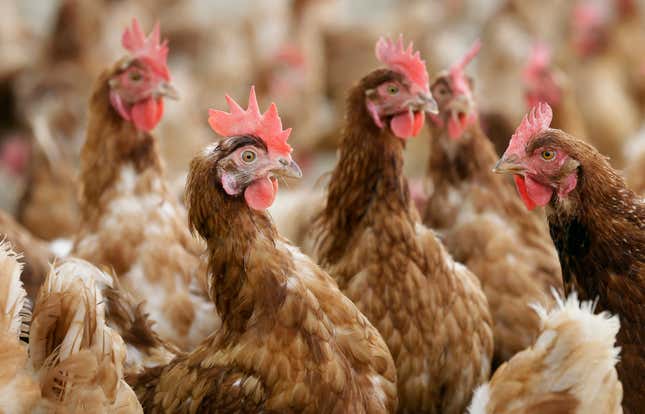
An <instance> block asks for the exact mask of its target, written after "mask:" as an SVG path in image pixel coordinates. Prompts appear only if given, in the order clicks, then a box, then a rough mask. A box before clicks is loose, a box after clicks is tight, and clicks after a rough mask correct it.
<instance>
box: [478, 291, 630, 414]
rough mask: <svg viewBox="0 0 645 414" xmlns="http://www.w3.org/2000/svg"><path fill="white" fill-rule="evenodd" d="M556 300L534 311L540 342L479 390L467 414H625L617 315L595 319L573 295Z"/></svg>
mask: <svg viewBox="0 0 645 414" xmlns="http://www.w3.org/2000/svg"><path fill="white" fill-rule="evenodd" d="M556 298H557V306H556V307H555V308H553V309H551V310H550V311H547V310H546V309H545V308H543V307H541V306H536V307H535V310H536V312H537V314H538V315H539V317H540V325H541V327H540V336H539V338H538V339H537V340H536V341H535V344H534V345H533V346H531V347H530V348H528V349H526V350H524V351H522V352H520V353H519V354H517V355H515V356H514V357H513V359H511V360H510V361H509V362H507V363H505V364H504V365H502V366H501V367H500V368H499V369H498V370H497V371H496V372H495V374H494V375H493V378H492V379H491V381H490V382H489V383H488V384H486V385H483V386H482V387H480V388H479V389H477V391H476V392H475V396H474V397H473V402H472V404H471V406H470V409H469V413H470V414H493V413H495V414H510V413H513V414H529V413H562V414H565V413H567V414H569V413H570V414H586V413H604V414H619V413H622V412H623V411H622V408H621V406H620V402H621V400H622V396H623V389H622V386H621V383H620V382H619V381H618V375H617V374H616V362H617V361H618V353H619V351H620V350H619V348H617V347H615V342H616V334H617V333H618V329H619V328H620V322H619V321H618V317H616V316H610V315H609V313H608V312H602V313H600V314H599V315H594V312H593V303H592V302H590V301H589V302H579V301H578V298H577V296H576V294H575V293H573V294H571V295H570V296H569V297H568V299H566V300H563V299H561V298H560V297H558V296H556Z"/></svg>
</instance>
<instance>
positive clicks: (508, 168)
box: [493, 156, 526, 175]
mask: <svg viewBox="0 0 645 414" xmlns="http://www.w3.org/2000/svg"><path fill="white" fill-rule="evenodd" d="M493 172H494V173H497V174H518V175H522V174H524V173H525V172H526V168H524V166H522V165H521V164H520V163H519V162H518V161H517V160H516V159H515V157H510V158H508V159H507V158H506V156H503V157H502V158H500V159H499V161H497V164H495V167H493Z"/></svg>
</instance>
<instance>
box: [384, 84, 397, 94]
mask: <svg viewBox="0 0 645 414" xmlns="http://www.w3.org/2000/svg"><path fill="white" fill-rule="evenodd" d="M387 93H389V94H390V95H396V94H397V93H399V88H397V87H396V86H395V85H390V86H388V87H387Z"/></svg>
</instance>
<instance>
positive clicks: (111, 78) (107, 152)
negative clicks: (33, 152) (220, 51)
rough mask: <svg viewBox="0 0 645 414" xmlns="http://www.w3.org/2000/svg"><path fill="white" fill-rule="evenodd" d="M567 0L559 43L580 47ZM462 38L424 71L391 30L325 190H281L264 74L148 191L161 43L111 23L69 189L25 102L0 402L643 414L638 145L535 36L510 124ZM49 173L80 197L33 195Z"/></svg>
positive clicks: (277, 140) (289, 167)
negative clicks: (461, 46) (590, 108)
mask: <svg viewBox="0 0 645 414" xmlns="http://www.w3.org/2000/svg"><path fill="white" fill-rule="evenodd" d="M296 3H298V2H296ZM511 3H512V2H511ZM303 4H304V2H303ZM509 4H510V3H509ZM302 7H304V6H302ZM590 10H593V9H590V8H584V7H583V8H580V9H579V10H577V13H578V16H577V17H578V20H576V21H577V22H578V23H579V24H580V25H581V26H582V28H581V29H580V30H579V31H577V32H575V33H576V34H577V36H578V37H576V38H575V41H576V43H575V44H577V45H579V46H580V48H581V50H584V51H587V52H588V53H593V51H592V50H593V49H594V48H599V47H601V45H602V43H603V42H606V41H607V39H605V38H603V37H602V36H600V34H599V32H598V31H597V30H596V29H597V27H596V26H594V25H598V24H600V21H601V20H599V19H600V17H599V15H598V14H597V13H595V12H593V11H590ZM502 15H503V13H502V14H500V16H502ZM592 29H593V30H592ZM486 42H487V41H486V37H484V38H483V41H482V42H480V41H476V42H475V43H474V44H473V45H472V47H471V48H470V49H469V50H468V51H467V52H466V53H465V54H464V55H463V56H462V57H460V58H459V59H457V60H456V61H455V63H453V64H452V65H450V66H449V67H447V68H446V69H445V70H440V71H437V73H436V74H434V75H433V77H432V78H431V77H430V76H429V75H428V68H427V66H426V62H425V61H424V60H423V59H422V57H421V54H420V53H419V52H418V51H417V50H415V49H414V47H413V45H412V43H411V42H410V43H406V42H405V41H404V38H403V36H399V37H398V38H397V37H394V38H391V37H385V36H384V37H380V38H379V39H378V41H376V44H375V47H374V51H375V55H376V60H377V61H378V62H379V66H380V67H379V68H377V69H374V70H371V71H367V72H365V73H363V74H361V75H360V77H359V80H358V82H357V83H355V84H354V85H353V86H352V87H351V88H349V90H347V91H346V93H345V95H346V101H345V106H344V108H345V113H344V117H343V118H342V119H343V121H342V122H343V126H342V129H341V130H340V131H341V132H339V133H338V137H337V138H338V152H337V160H336V161H335V166H334V168H333V171H332V172H331V173H330V174H328V175H326V176H325V177H324V180H325V183H326V185H325V186H324V187H325V188H321V186H320V185H317V186H301V187H296V188H295V189H291V190H288V192H289V195H288V196H287V197H284V198H282V199H281V195H280V194H278V193H279V188H280V186H286V185H287V184H288V185H295V184H293V183H294V180H295V179H299V178H302V177H303V169H304V170H305V172H306V171H307V169H305V168H303V169H301V167H300V166H299V164H298V162H297V161H300V159H302V160H303V161H304V163H307V162H309V161H308V158H307V157H303V158H298V147H297V146H296V145H294V146H295V151H293V149H292V147H291V145H290V144H289V143H288V140H289V138H290V135H291V128H289V127H290V125H289V124H288V123H287V122H285V126H286V127H287V128H286V129H284V126H283V122H282V120H281V117H280V115H279V110H280V107H281V105H276V104H274V103H272V104H270V105H268V106H267V108H266V109H265V110H261V109H260V108H261V106H263V105H260V104H259V103H258V99H260V100H261V101H262V99H264V97H262V96H260V93H261V91H262V90H266V86H265V87H263V86H262V85H258V88H257V93H256V88H255V87H251V88H250V91H247V93H248V100H247V101H246V102H239V103H238V102H237V101H236V100H235V99H233V98H231V97H230V96H228V95H226V96H225V97H217V96H214V97H213V100H214V103H223V102H220V101H224V99H225V102H226V104H227V106H228V109H227V110H219V109H210V110H209V111H208V119H207V120H208V125H209V126H210V128H211V129H212V143H210V144H208V145H205V146H203V147H202V148H201V149H199V150H198V151H197V153H196V154H193V158H192V161H191V162H190V165H189V166H188V165H185V166H184V168H185V169H187V171H188V173H187V175H186V176H185V177H183V179H182V180H180V182H181V183H185V186H177V185H176V184H175V183H174V182H170V181H169V180H168V178H167V175H166V171H165V170H166V166H165V162H164V161H163V156H162V149H161V148H160V143H159V141H158V139H157V137H156V135H157V134H154V133H153V131H154V130H155V129H156V127H157V125H158V124H160V122H162V119H163V118H164V105H165V100H166V99H176V98H177V97H178V95H179V94H178V92H177V91H176V90H175V87H174V86H173V81H172V78H171V73H170V69H169V66H168V63H167V60H168V54H169V46H168V43H167V42H166V41H162V36H161V31H160V27H159V25H158V24H157V25H155V26H154V27H153V29H152V31H151V32H150V33H149V34H148V35H146V34H145V32H144V30H143V29H142V27H141V25H140V24H139V22H138V21H137V19H133V20H132V22H131V24H130V25H129V26H128V27H127V28H125V30H124V31H123V32H122V36H121V45H122V48H123V49H124V50H125V53H124V54H123V56H122V57H121V58H120V59H118V60H117V61H115V62H114V63H112V64H111V66H109V67H108V68H107V69H105V70H104V71H103V72H102V73H101V74H100V75H99V76H98V78H97V79H96V80H95V82H94V85H93V87H92V90H91V95H90V98H89V107H88V110H87V126H86V129H85V131H86V132H85V135H84V137H83V143H82V148H81V153H80V166H79V168H78V180H77V181H76V180H70V179H68V177H69V176H70V175H74V174H75V172H73V171H67V170H65V169H62V168H61V169H56V168H53V167H51V165H52V164H53V163H54V162H55V160H60V158H64V156H65V155H64V154H62V153H60V152H59V150H58V149H57V147H56V145H55V142H56V140H55V139H52V137H51V136H49V135H50V132H49V129H48V128H50V127H49V126H45V125H44V124H43V123H46V124H49V121H44V120H43V119H40V118H38V116H37V114H35V112H34V115H33V118H32V122H33V129H34V134H35V135H37V136H38V137H37V139H38V140H39V145H40V146H42V149H43V153H42V154H41V155H40V157H41V158H40V159H38V158H37V159H36V160H33V161H32V163H36V164H38V163H44V164H47V165H49V167H48V169H47V173H43V174H42V176H39V175H38V174H32V177H31V180H32V181H33V182H32V186H33V188H40V190H39V191H35V190H33V188H32V189H31V190H30V191H28V193H27V194H26V195H25V196H24V198H23V204H24V205H25V206H31V209H32V210H33V211H32V210H30V209H29V208H27V207H24V208H23V209H22V213H21V216H20V217H19V220H17V219H16V218H15V217H13V216H12V214H10V213H7V212H2V211H0V234H2V242H1V243H0V342H2V347H1V348H0V396H1V398H0V410H1V411H3V412H7V413H31V412H37V413H40V412H47V413H49V412H52V413H53V412H56V413H68V412H69V413H81V412H83V413H85V412H91V413H94V412H97V413H99V412H106V413H139V412H150V413H202V412H213V413H238V412H239V413H283V412H284V413H386V412H387V413H394V412H399V413H446V414H452V413H466V412H467V413H470V414H493V413H502V414H520V413H525V414H532V413H580V414H582V413H611V414H616V413H623V412H624V413H632V414H636V413H642V412H645V200H644V199H643V194H644V193H645V188H643V187H638V185H639V184H638V183H639V182H640V183H645V180H644V179H643V177H644V176H645V156H642V158H641V159H639V158H638V157H639V155H638V154H637V151H636V149H637V147H638V146H632V147H629V148H634V150H630V152H629V153H627V154H625V153H624V152H622V151H623V150H622V148H621V149H618V148H619V147H622V146H623V145H624V141H625V137H616V136H611V137H605V136H604V135H603V134H611V133H610V132H608V131H607V128H609V127H608V126H607V125H605V124H603V123H602V120H597V124H595V125H594V123H593V122H588V121H585V120H583V115H582V114H581V113H580V112H577V111H578V110H579V108H578V106H579V105H576V104H573V103H572V97H571V92H570V90H569V89H567V88H568V86H566V85H567V83H566V82H567V81H563V80H562V79H563V77H564V75H563V74H559V73H557V71H556V70H555V69H554V68H553V65H552V64H551V58H552V57H551V53H552V52H551V51H550V50H549V48H548V47H547V46H546V44H542V43H537V44H535V47H534V48H533V50H532V51H531V54H530V56H529V59H528V60H527V64H526V67H525V70H524V73H523V78H522V79H523V80H522V82H523V86H514V87H516V88H521V87H523V88H525V91H526V101H527V106H528V108H529V109H528V110H527V111H526V114H525V116H524V117H523V119H522V120H521V122H519V123H517V125H513V126H512V127H510V128H511V129H510V131H509V129H508V125H505V124H508V122H507V120H506V121H505V120H500V118H503V117H500V116H496V115H495V114H492V113H486V111H482V110H480V108H479V107H478V100H476V99H475V92H474V88H475V83H474V82H473V79H472V78H471V77H470V76H468V75H467V74H466V71H467V68H468V65H469V64H470V62H471V61H472V60H473V59H475V57H476V56H477V55H478V54H479V52H480V49H482V48H483V47H488V45H487V43H486ZM282 53H283V54H282V55H281V56H282V58H283V59H286V60H288V61H289V62H291V63H293V62H294V61H295V62H296V63H295V64H296V65H299V64H302V61H301V58H302V56H300V55H299V52H298V51H297V50H295V51H294V50H293V49H286V50H283V51H282ZM643 62H645V60H643ZM605 64H609V63H605ZM599 65H601V66H602V64H599ZM643 69H644V72H643V73H642V76H644V77H645V66H643ZM590 76H591V75H590ZM289 82H290V80H289V78H288V77H287V78H284V79H281V80H280V81H278V82H277V83H276V82H275V79H273V82H272V84H273V86H274V87H278V86H279V87H281V88H288V86H289V85H288V84H289ZM643 83H644V84H645V81H644V82H643ZM269 89H270V88H269ZM589 94H590V96H591V95H593V93H592V92H591V91H589ZM590 99H591V98H590ZM180 105H183V103H180ZM292 105H293V103H292ZM296 105H297V103H296ZM68 109H70V110H71V108H68ZM202 109H204V111H203V112H204V118H206V116H205V114H206V111H205V108H202ZM581 112H582V113H587V111H584V110H583V111H581ZM426 124H427V126H426ZM424 126H426V128H424ZM425 131H429V134H430V136H431V137H430V138H429V140H430V153H429V158H428V160H427V163H426V165H425V168H426V173H425V176H424V177H423V180H422V181H418V180H416V179H415V178H414V179H412V180H410V183H408V178H407V173H406V171H405V170H404V167H405V165H404V159H406V162H407V155H406V148H409V146H410V145H412V143H413V140H411V138H412V137H415V136H423V135H424V134H427V132H425ZM614 132H615V131H614ZM294 133H295V129H294ZM509 137H510V139H509ZM605 138H606V139H605ZM417 139H419V138H417ZM641 139H642V138H641ZM408 140H410V141H408ZM176 145H181V143H178V144H176ZM596 147H598V148H601V149H602V151H599V150H598V149H596ZM6 148H10V147H5V150H6ZM643 148H645V145H644V146H643ZM16 151H18V150H16ZM605 153H610V154H611V155H612V158H611V161H610V159H609V158H607V157H606V156H605V155H603V154H605ZM5 154H6V153H5ZM619 154H620V155H619ZM623 154H625V155H627V156H625V157H622V155H623ZM643 154H645V150H644V151H643ZM610 162H611V163H614V162H620V163H624V164H619V165H620V166H621V167H622V166H627V169H626V170H627V171H628V174H630V175H629V185H628V184H626V181H625V178H624V177H623V175H622V172H619V171H618V170H617V169H616V168H615V166H613V165H612V164H610ZM60 164H61V165H64V163H62V162H61V163H60ZM34 168H35V167H34ZM34 171H38V169H37V168H35V169H34ZM509 176H510V177H509ZM66 177H67V178H66ZM39 179H42V180H44V181H47V182H48V184H49V185H48V186H42V185H39V184H38V180H39ZM55 183H64V184H60V186H59V185H58V184H55ZM632 184H633V185H632ZM65 186H71V187H73V189H74V191H78V198H77V199H74V200H69V202H68V203H61V204H60V205H47V204H46V203H44V204H45V205H46V208H45V209H42V208H40V209H38V208H36V206H38V205H39V203H38V199H39V198H40V199H41V200H47V199H48V195H47V191H49V192H54V193H55V192H60V193H61V194H64V193H66V191H67V189H66V188H65ZM44 187H47V188H48V189H47V190H43V188H44ZM280 191H284V190H280ZM68 198H69V197H68ZM40 205H41V207H42V205H43V203H42V202H41V203H40ZM536 208H538V210H537V211H532V210H534V209H536ZM45 210H47V214H43V212H44V211H45ZM70 211H73V213H72V214H70ZM70 216H72V217H71V218H70ZM74 216H75V217H74ZM43 217H44V218H43ZM64 218H67V219H64ZM74 219H75V220H76V222H74ZM38 220H41V221H42V220H46V221H49V222H50V223H49V224H51V222H56V226H54V227H55V230H56V231H61V229H62V228H65V229H67V230H69V231H70V233H71V238H70V239H69V240H63V239H55V238H56V236H57V235H59V234H56V231H53V232H52V234H48V235H45V234H38V235H34V234H32V233H33V232H32V231H30V230H29V229H28V228H26V227H32V226H34V223H35V222H38ZM26 223H31V226H25V225H23V224H26ZM66 224H67V225H66ZM44 227H47V226H44ZM50 228H52V227H51V226H50ZM45 239H55V240H54V241H53V242H48V241H45Z"/></svg>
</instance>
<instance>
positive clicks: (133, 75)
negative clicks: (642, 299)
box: [130, 71, 143, 82]
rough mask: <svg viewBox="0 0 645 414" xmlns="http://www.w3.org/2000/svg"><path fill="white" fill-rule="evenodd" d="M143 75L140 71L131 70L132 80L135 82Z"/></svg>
mask: <svg viewBox="0 0 645 414" xmlns="http://www.w3.org/2000/svg"><path fill="white" fill-rule="evenodd" d="M142 77H143V76H141V73H139V72H138V71H134V72H130V80H131V81H133V82H138V81H140V80H141V78H142Z"/></svg>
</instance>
